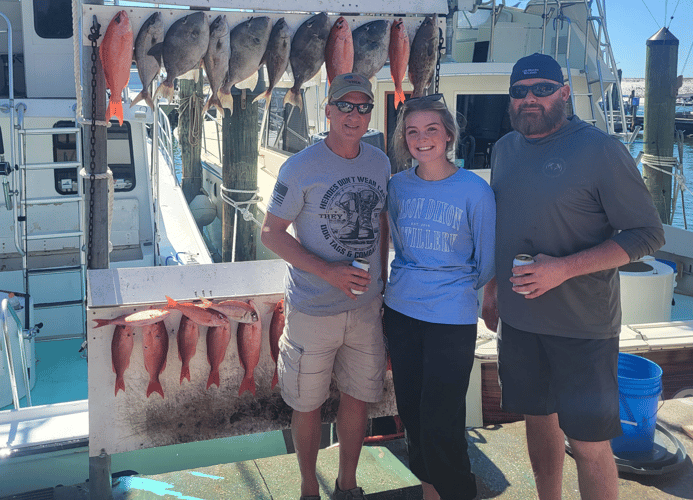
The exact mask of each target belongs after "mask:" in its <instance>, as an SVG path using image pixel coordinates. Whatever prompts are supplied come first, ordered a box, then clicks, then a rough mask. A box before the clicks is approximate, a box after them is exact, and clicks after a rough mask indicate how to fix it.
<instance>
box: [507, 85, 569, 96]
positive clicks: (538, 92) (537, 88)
mask: <svg viewBox="0 0 693 500" xmlns="http://www.w3.org/2000/svg"><path fill="white" fill-rule="evenodd" d="M562 86H563V85H561V84H560V83H546V82H540V83H535V84H534V85H513V86H512V87H510V97H512V98H513V99H524V98H525V97H527V92H529V91H530V90H531V91H532V94H534V97H548V96H550V95H551V94H553V93H555V92H556V91H557V90H558V89H560V88H561V87H562Z"/></svg>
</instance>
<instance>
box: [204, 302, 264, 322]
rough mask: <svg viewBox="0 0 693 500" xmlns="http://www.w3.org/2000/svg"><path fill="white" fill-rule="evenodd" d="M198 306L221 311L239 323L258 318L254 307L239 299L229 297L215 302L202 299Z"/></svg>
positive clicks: (254, 320) (253, 320)
mask: <svg viewBox="0 0 693 500" xmlns="http://www.w3.org/2000/svg"><path fill="white" fill-rule="evenodd" d="M200 307H203V308H205V309H209V310H211V311H216V312H218V313H221V314H223V315H224V316H226V317H227V318H228V319H230V320H233V321H238V322H239V323H255V322H256V321H257V319H258V316H257V312H256V311H255V309H253V308H252V306H250V305H249V304H247V303H246V302H242V301H240V300H233V299H230V300H225V301H223V302H218V303H215V302H212V301H211V300H207V299H202V305H201V306H200Z"/></svg>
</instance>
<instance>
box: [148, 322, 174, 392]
mask: <svg viewBox="0 0 693 500" xmlns="http://www.w3.org/2000/svg"><path fill="white" fill-rule="evenodd" d="M142 347H143V350H144V369H145V370H147V373H149V386H148V387H147V397H149V396H150V395H151V394H152V393H153V392H158V393H159V394H161V397H162V398H163V397H164V388H163V387H162V386H161V382H160V381H159V375H161V373H162V372H163V371H164V370H165V369H166V355H167V354H168V331H167V330H166V325H164V322H163V321H159V322H158V323H154V324H153V325H147V326H145V327H143V328H142Z"/></svg>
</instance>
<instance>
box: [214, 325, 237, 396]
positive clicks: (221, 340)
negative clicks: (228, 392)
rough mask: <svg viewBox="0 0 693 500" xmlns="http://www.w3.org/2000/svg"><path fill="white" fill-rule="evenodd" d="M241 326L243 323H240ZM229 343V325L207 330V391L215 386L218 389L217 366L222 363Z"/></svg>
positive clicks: (218, 376)
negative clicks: (208, 367)
mask: <svg viewBox="0 0 693 500" xmlns="http://www.w3.org/2000/svg"><path fill="white" fill-rule="evenodd" d="M240 324H241V325H242V324H244V323H240ZM230 341H231V324H230V323H227V324H225V325H222V326H212V327H209V328H208V329H207V361H208V362H209V366H210V371H209V377H208V378H207V389H209V388H210V387H212V385H216V386H217V387H219V384H220V375H219V366H220V365H221V362H222V361H224V357H225V356H226V349H227V348H228V346H229V342H230Z"/></svg>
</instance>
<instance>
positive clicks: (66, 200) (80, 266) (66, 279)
mask: <svg viewBox="0 0 693 500" xmlns="http://www.w3.org/2000/svg"><path fill="white" fill-rule="evenodd" d="M16 129H17V133H18V135H19V144H20V145H19V154H18V162H17V169H16V172H15V176H16V180H17V183H15V186H20V188H19V189H18V190H17V191H16V194H17V196H18V203H17V204H15V220H16V221H17V224H15V245H16V246H17V249H18V251H19V253H20V254H21V255H22V267H23V269H24V271H25V274H24V280H25V287H26V288H25V289H26V293H30V294H32V295H33V296H34V297H35V298H36V297H39V299H38V300H37V302H36V304H35V306H34V309H35V311H36V314H37V317H39V318H42V317H45V318H50V317H51V316H52V315H53V314H55V310H56V309H68V310H71V309H75V311H76V310H80V311H81V316H82V321H81V322H80V326H79V327H78V328H77V329H76V330H72V329H70V330H72V331H68V332H66V333H65V334H60V335H52V336H51V337H52V338H57V337H60V338H70V337H71V338H76V337H81V336H83V335H84V325H85V323H86V311H85V309H84V304H85V296H86V285H85V281H86V272H85V269H86V253H85V235H84V228H85V221H84V189H83V182H82V178H81V173H80V170H81V168H82V148H81V147H80V145H81V127H74V126H73V127H53V128H33V129H32V128H26V127H24V121H23V110H22V108H21V107H20V109H19V110H18V125H17V127H16ZM73 134H74V135H73ZM57 135H61V136H65V137H69V136H70V135H73V136H74V138H75V140H74V144H75V149H74V152H75V158H74V161H54V162H46V163H29V160H28V158H27V156H28V155H27V153H26V152H27V141H28V140H29V138H30V137H36V136H43V137H54V136H57ZM57 169H75V170H76V171H77V182H76V193H75V194H67V195H58V196H41V197H27V196H26V192H27V189H26V178H27V172H30V171H37V170H40V171H49V172H51V173H52V174H53V175H51V177H54V176H55V174H54V172H55V171H56V170H57ZM66 181H67V182H68V183H69V184H72V181H71V179H69V178H68V179H66ZM70 189H74V186H72V185H71V186H70ZM63 204H72V205H74V206H75V212H74V213H73V215H71V216H70V219H71V220H74V219H73V217H76V218H77V221H78V222H77V230H61V231H51V230H49V231H47V232H40V233H35V234H30V231H29V227H30V220H29V219H28V216H27V213H28V212H29V209H30V208H31V207H38V206H47V205H63ZM55 239H65V240H66V241H69V240H68V239H72V241H73V242H74V241H76V242H77V243H76V245H75V246H76V249H77V254H78V256H79V257H78V259H74V260H73V261H70V262H69V263H65V262H62V263H59V264H58V265H50V264H49V265H46V264H39V265H32V264H31V263H30V262H29V244H30V243H29V242H31V241H46V240H55ZM73 245H74V244H73ZM70 246H72V245H70ZM56 282H58V283H61V284H62V286H66V288H67V289H69V290H70V291H71V292H69V293H67V294H66V295H64V296H63V297H62V300H60V301H54V300H51V301H47V300H41V298H40V297H42V296H43V295H44V294H42V293H37V292H39V291H44V290H46V289H47V288H55V286H56V285H55V283H56ZM33 289H35V290H33ZM42 310H43V312H42ZM51 311H53V312H51ZM47 324H48V323H47ZM73 325H74V323H73ZM47 333H49V334H50V333H55V332H47Z"/></svg>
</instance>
